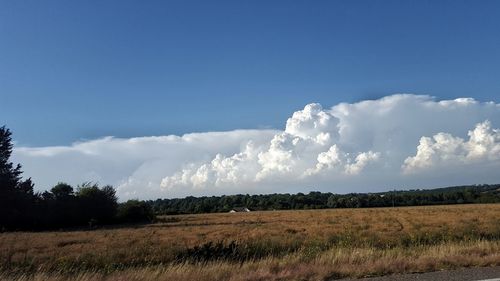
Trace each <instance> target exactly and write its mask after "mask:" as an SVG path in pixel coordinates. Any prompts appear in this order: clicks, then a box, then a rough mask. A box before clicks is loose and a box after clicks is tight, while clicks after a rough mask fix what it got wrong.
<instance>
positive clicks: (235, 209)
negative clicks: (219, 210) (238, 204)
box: [229, 207, 250, 213]
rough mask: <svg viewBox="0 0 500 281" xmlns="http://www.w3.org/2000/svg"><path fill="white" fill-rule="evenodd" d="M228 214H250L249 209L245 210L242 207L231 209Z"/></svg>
mask: <svg viewBox="0 0 500 281" xmlns="http://www.w3.org/2000/svg"><path fill="white" fill-rule="evenodd" d="M229 212H230V213H248V212H250V209H248V208H246V207H242V208H233V209H231V211H229Z"/></svg>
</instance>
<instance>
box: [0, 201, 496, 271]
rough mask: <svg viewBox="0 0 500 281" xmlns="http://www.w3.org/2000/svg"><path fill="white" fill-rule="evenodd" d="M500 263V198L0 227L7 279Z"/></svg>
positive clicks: (0, 265)
mask: <svg viewBox="0 0 500 281" xmlns="http://www.w3.org/2000/svg"><path fill="white" fill-rule="evenodd" d="M488 265H500V205H498V204H492V205H463V206H434V207H410V208H380V209H360V210H353V209H344V210H311V211H279V212H255V213H246V214H239V213H237V214H209V215H186V216H176V217H165V218H163V222H162V223H158V224H153V225H148V226H138V227H136V228H131V227H128V228H114V229H100V230H96V231H67V232H65V231H60V232H41V233H29V232H18V233H3V234H0V279H5V280H11V279H14V280H46V279H55V280H309V279H310V280H325V279H331V278H340V277H347V276H357V277H359V276H371V275H382V274H388V273H396V272H415V271H418V272H422V271H429V270H436V269H445V268H454V267H461V266H488Z"/></svg>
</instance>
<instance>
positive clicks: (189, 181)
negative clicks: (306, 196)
mask: <svg viewBox="0 0 500 281" xmlns="http://www.w3.org/2000/svg"><path fill="white" fill-rule="evenodd" d="M283 121H284V122H283V124H284V128H283V129H281V130H280V129H276V130H235V131H229V132H207V133H193V134H186V135H183V136H173V135H171V136H158V137H139V138H130V139H121V138H114V137H105V138H101V139H97V140H90V141H81V142H77V143H74V144H72V145H69V146H58V147H19V146H16V147H15V151H14V160H15V161H17V162H20V163H22V164H23V168H24V170H25V175H26V176H31V177H32V178H33V179H34V181H35V183H36V188H37V189H38V190H43V189H47V188H50V187H51V186H52V185H54V184H55V183H57V182H58V181H66V182H69V183H71V184H78V183H81V182H83V181H98V182H100V183H102V184H113V185H115V186H116V187H117V188H118V195H119V196H120V198H121V199H128V198H157V197H179V196H187V195H211V194H233V193H269V192H298V191H309V190H313V189H314V190H322V191H333V192H357V191H374V190H383V189H391V188H394V187H398V188H405V187H428V186H440V185H448V184H450V185H452V184H470V183H488V182H500V175H499V173H498V172H497V171H498V170H499V168H500V164H499V162H500V156H499V155H500V148H499V146H500V145H499V143H500V141H499V138H500V137H499V134H500V133H499V130H498V129H497V128H498V126H500V104H497V103H495V102H479V101H476V100H474V99H472V98H459V99H454V100H441V101H439V100H436V99H435V98H433V97H430V96H425V95H412V94H397V95H391V96H386V97H383V98H381V99H377V100H366V101H360V102H356V103H341V104H337V105H334V106H333V107H331V108H323V107H322V106H321V105H319V104H316V103H312V104H308V105H306V106H305V107H304V108H302V109H300V110H298V111H296V112H294V113H293V114H291V116H290V118H288V120H286V122H285V120H283Z"/></svg>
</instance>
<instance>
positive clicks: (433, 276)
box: [342, 266, 500, 281]
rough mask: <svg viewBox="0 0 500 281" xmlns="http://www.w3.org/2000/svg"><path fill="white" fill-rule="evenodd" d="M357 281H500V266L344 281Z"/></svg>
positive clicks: (345, 280)
mask: <svg viewBox="0 0 500 281" xmlns="http://www.w3.org/2000/svg"><path fill="white" fill-rule="evenodd" d="M342 280H344V281H347V280H356V281H441V280H442V281H479V280H481V281H500V266H496V267H473V268H463V269H457V270H450V271H437V272H428V273H414V274H397V275H390V276H383V277H374V278H362V279H342Z"/></svg>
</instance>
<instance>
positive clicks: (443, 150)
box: [403, 121, 500, 173]
mask: <svg viewBox="0 0 500 281" xmlns="http://www.w3.org/2000/svg"><path fill="white" fill-rule="evenodd" d="M468 135H469V140H467V141H466V140H464V139H463V138H460V137H454V136H452V135H451V134H448V133H438V134H436V135H434V136H433V137H432V138H430V137H422V138H421V139H420V143H419V145H418V147H417V154H416V155H415V156H413V157H408V158H407V159H406V160H405V162H404V165H403V170H404V171H405V172H406V173H416V172H419V171H421V170H425V169H436V168H441V167H442V166H455V165H472V164H476V163H481V164H484V163H489V162H493V163H494V162H496V161H499V160H500V130H498V129H492V128H491V122H490V121H484V122H482V123H479V124H477V125H476V127H475V129H474V130H471V131H469V132H468Z"/></svg>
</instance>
